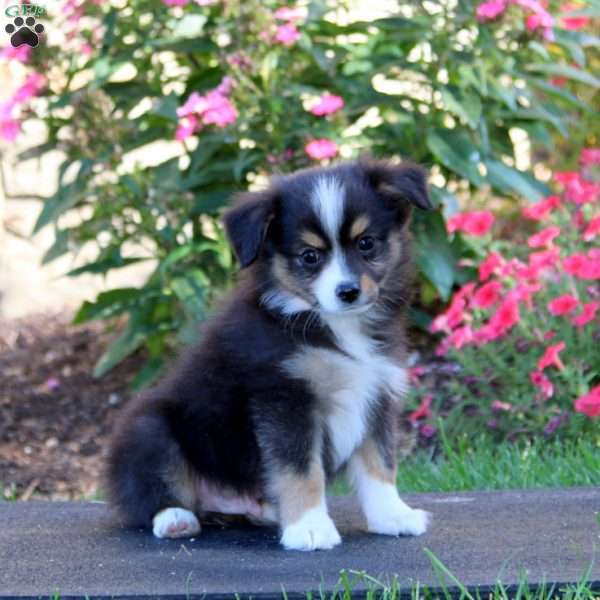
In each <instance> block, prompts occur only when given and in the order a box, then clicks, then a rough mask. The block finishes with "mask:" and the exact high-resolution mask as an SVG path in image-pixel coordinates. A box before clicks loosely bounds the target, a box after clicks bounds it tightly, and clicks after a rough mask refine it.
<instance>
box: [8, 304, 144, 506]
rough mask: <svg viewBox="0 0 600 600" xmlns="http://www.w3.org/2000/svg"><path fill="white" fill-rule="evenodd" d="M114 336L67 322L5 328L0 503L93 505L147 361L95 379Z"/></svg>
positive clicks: (51, 318)
mask: <svg viewBox="0 0 600 600" xmlns="http://www.w3.org/2000/svg"><path fill="white" fill-rule="evenodd" d="M110 337H111V336H110V334H104V333H102V327H101V326H100V325H99V324H92V325H85V326H78V327H75V326H73V325H71V324H70V318H69V315H65V314H61V315H39V316H33V317H31V316H30V317H27V318H23V319H17V320H7V321H2V320H0V497H1V496H4V497H5V498H13V499H22V500H27V499H31V498H44V499H52V500H64V499H94V498H96V497H98V495H99V494H100V492H101V490H100V489H99V482H100V481H101V472H102V465H103V461H104V457H105V454H106V448H107V439H108V436H109V434H110V431H111V426H112V423H113V420H114V417H115V415H116V414H117V413H118V410H119V408H120V407H121V406H122V405H123V404H124V403H125V402H126V401H127V400H128V399H129V397H130V396H131V392H130V391H129V389H128V383H129V381H130V379H131V377H132V376H133V375H134V374H135V372H136V371H137V369H138V368H139V366H140V364H141V362H142V357H135V356H134V357H131V358H129V359H128V360H126V361H125V362H124V363H122V364H121V365H119V366H118V367H116V368H115V369H114V370H113V371H111V372H110V373H109V374H108V375H107V376H105V377H104V378H102V379H100V380H97V379H94V378H93V377H92V375H91V372H92V370H93V365H94V364H95V363H96V361H97V360H98V358H99V357H100V356H101V355H102V353H103V351H104V350H105V348H106V346H107V343H108V341H109V339H110Z"/></svg>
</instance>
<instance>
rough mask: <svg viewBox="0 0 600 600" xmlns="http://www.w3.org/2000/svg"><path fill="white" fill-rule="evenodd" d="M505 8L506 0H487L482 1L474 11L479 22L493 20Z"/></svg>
mask: <svg viewBox="0 0 600 600" xmlns="http://www.w3.org/2000/svg"><path fill="white" fill-rule="evenodd" d="M505 10H506V0H487V2H482V3H481V4H480V5H479V6H478V7H477V10H476V12H475V16H476V17H477V20H478V21H480V22H485V21H493V20H494V19H497V18H498V17H500V16H501V15H502V14H503V13H504V11H505Z"/></svg>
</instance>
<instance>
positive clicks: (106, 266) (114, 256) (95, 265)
mask: <svg viewBox="0 0 600 600" xmlns="http://www.w3.org/2000/svg"><path fill="white" fill-rule="evenodd" d="M143 260H149V259H148V258H144V257H131V258H124V257H123V256H122V255H121V248H120V247H114V246H111V247H110V248H107V249H105V250H103V251H102V252H101V253H100V256H99V257H98V260H96V261H94V262H91V263H88V264H86V265H83V266H82V267H78V268H77V269H72V270H71V271H69V272H68V273H67V274H66V275H67V277H77V276H78V275H81V274H82V273H94V274H96V275H99V274H103V273H107V272H108V271H110V270H111V269H120V268H121V267H127V266H128V265H132V264H134V263H137V262H140V261H143Z"/></svg>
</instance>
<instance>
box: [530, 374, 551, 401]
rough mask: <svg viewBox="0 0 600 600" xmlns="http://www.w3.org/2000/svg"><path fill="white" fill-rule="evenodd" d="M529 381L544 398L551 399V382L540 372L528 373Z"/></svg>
mask: <svg viewBox="0 0 600 600" xmlns="http://www.w3.org/2000/svg"><path fill="white" fill-rule="evenodd" d="M529 379H531V383H533V385H535V387H537V388H539V389H540V390H541V392H542V395H543V396H544V398H551V397H552V394H554V386H553V385H552V382H551V381H550V380H549V379H548V377H546V375H544V373H542V372H541V371H532V372H531V373H529Z"/></svg>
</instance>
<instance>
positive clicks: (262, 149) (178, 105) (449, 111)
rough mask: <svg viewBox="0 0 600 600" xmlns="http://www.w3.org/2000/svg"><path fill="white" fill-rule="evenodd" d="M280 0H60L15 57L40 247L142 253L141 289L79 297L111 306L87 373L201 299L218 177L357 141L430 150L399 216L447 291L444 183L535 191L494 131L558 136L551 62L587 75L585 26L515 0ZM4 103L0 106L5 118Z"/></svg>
mask: <svg viewBox="0 0 600 600" xmlns="http://www.w3.org/2000/svg"><path fill="white" fill-rule="evenodd" d="M166 4H168V5H169V6H166ZM588 6H589V8H588V9H586V11H587V12H586V13H585V14H586V15H597V14H598V12H599V10H598V9H599V7H600V2H598V0H593V1H592V2H589V3H588ZM281 7H282V5H281V4H279V3H276V2H259V1H258V0H244V1H241V0H240V1H238V2H234V1H227V2H224V1H223V2H220V1H216V0H194V1H189V0H165V2H164V3H163V2H161V1H160V0H130V1H127V2H116V1H114V2H97V1H93V2H82V1H80V0H68V2H66V4H65V6H64V10H65V11H66V12H63V13H61V15H59V16H57V17H56V18H55V19H54V21H53V22H52V23H51V24H49V25H48V28H57V29H60V30H62V31H63V32H66V33H67V34H68V35H67V40H66V41H65V42H64V43H61V44H60V45H52V46H51V45H45V44H40V46H39V47H38V48H36V49H35V51H34V52H32V53H31V55H30V57H29V60H30V61H31V64H32V66H33V67H34V69H37V70H38V71H39V72H40V73H42V74H48V76H47V79H46V85H45V86H43V87H41V88H40V87H39V86H38V87H36V89H35V92H34V93H36V94H37V95H38V96H40V97H41V98H43V100H44V101H42V100H40V99H39V98H38V99H37V100H36V101H35V102H34V103H32V105H31V108H32V109H33V110H34V112H35V114H37V116H38V117H40V118H41V119H43V121H44V122H45V124H46V126H47V129H48V141H47V143H45V144H44V145H42V146H41V147H39V148H37V149H32V150H31V151H29V152H28V153H27V156H34V155H36V154H41V153H44V152H47V151H49V150H51V149H54V148H60V149H61V150H62V151H64V153H65V156H66V158H65V161H64V163H63V165H62V168H61V171H60V181H59V183H60V185H59V189H58V191H57V193H56V194H55V195H54V196H52V197H50V198H48V199H47V201H46V202H45V204H44V206H43V209H42V211H41V214H40V215H39V219H38V221H37V224H36V228H35V230H36V231H38V230H40V229H41V228H42V227H47V226H51V227H53V228H54V232H55V238H56V241H55V243H54V245H53V246H52V247H51V248H50V249H49V251H48V253H47V255H46V261H49V260H52V259H54V258H56V257H58V256H61V255H62V254H64V253H67V252H72V253H76V252H77V251H78V250H79V249H80V248H81V246H82V245H84V244H86V243H88V242H91V243H93V244H95V245H96V246H97V257H96V259H95V260H94V261H92V262H91V263H88V264H85V265H83V266H81V267H79V268H77V269H75V270H74V271H72V272H71V273H69V275H70V276H76V275H78V274H80V273H84V272H92V273H101V274H104V273H107V272H108V271H110V270H114V269H119V268H123V267H125V266H127V265H130V264H132V263H133V262H136V261H141V260H151V261H155V263H156V268H155V269H154V271H153V273H152V274H151V276H150V277H149V278H148V280H147V282H146V283H145V284H144V285H143V286H141V287H140V288H136V289H130V288H128V289H117V290H109V291H107V292H105V293H102V294H100V295H99V296H98V298H97V300H96V301H95V302H93V303H86V304H85V305H84V306H82V308H81V310H80V311H79V312H78V314H77V316H76V321H77V322H83V321H86V320H89V319H112V318H114V317H116V316H119V315H126V316H127V327H126V329H125V331H124V333H123V334H122V335H121V337H119V338H118V339H117V340H116V341H115V343H114V344H113V345H112V346H111V347H110V348H109V349H108V351H107V353H106V355H105V356H103V357H102V358H101V360H100V362H99V364H98V365H97V367H96V373H97V374H98V375H101V374H103V373H105V372H107V371H108V370H109V369H110V368H111V367H113V366H114V365H115V364H117V363H118V362H119V360H121V359H122V358H123V357H124V356H126V355H127V354H129V353H131V352H133V351H135V350H136V349H139V348H142V347H144V348H146V349H147V351H148V352H149V356H150V361H149V363H148V365H147V367H146V368H145V370H144V372H143V373H142V374H140V376H139V377H138V379H137V381H136V384H137V385H142V384H144V383H146V382H148V381H149V380H150V379H152V378H153V377H154V376H156V375H157V374H158V373H159V371H160V369H161V366H162V362H163V359H164V357H165V356H167V355H168V354H169V351H170V350H171V349H172V347H173V345H174V344H175V343H176V338H175V336H174V334H176V333H182V332H186V331H189V327H190V325H191V324H193V323H194V322H196V321H197V320H199V319H201V318H202V317H203V316H204V314H205V311H206V310H207V307H209V306H210V305H211V303H212V302H213V301H214V298H215V294H216V293H217V292H218V290H220V289H222V288H223V287H224V286H225V285H226V281H228V278H229V276H230V274H231V269H232V262H231V255H230V253H229V251H228V249H227V247H226V245H225V244H224V242H223V238H222V234H221V232H220V228H219V224H218V216H219V213H220V211H221V209H222V208H223V206H224V205H226V203H227V201H228V198H229V197H230V196H231V193H232V192H234V191H236V190H239V189H245V188H247V187H248V186H249V185H260V183H261V182H262V181H263V180H264V176H266V175H269V174H271V173H273V172H288V171H291V170H294V169H297V168H299V167H305V166H307V165H309V164H315V163H317V162H318V160H315V159H314V157H318V156H322V157H323V156H325V157H326V156H331V155H333V154H336V155H342V156H355V155H357V154H359V153H361V152H369V153H371V154H374V155H377V156H391V157H411V158H412V159H413V160H415V161H417V162H420V163H422V164H424V165H426V166H428V167H432V174H433V177H432V186H431V191H432V195H433V198H434V200H435V201H436V202H437V203H438V204H439V206H440V210H438V211H434V212H433V213H431V214H428V215H419V216H418V217H417V218H416V220H415V223H414V228H415V233H416V239H417V244H418V261H419V266H420V268H421V272H422V277H423V279H422V283H423V288H422V291H423V294H422V297H423V298H424V299H425V300H428V299H432V298H435V297H436V296H438V297H440V298H441V299H442V300H446V299H447V298H448V297H449V296H450V293H451V290H452V287H453V286H454V285H455V284H456V283H457V282H458V283H462V282H464V281H465V278H466V277H467V275H468V273H465V272H463V270H462V269H460V268H459V267H458V266H457V262H458V259H460V258H462V257H464V256H465V255H466V256H469V253H470V252H471V249H470V248H469V247H468V246H467V245H465V244H464V243H463V242H462V240H461V239H460V237H457V238H455V239H448V236H447V234H446V230H445V227H444V215H450V214H452V213H453V212H454V211H456V210H457V204H458V201H457V196H461V195H462V196H468V195H469V193H471V192H474V191H476V190H482V191H484V192H486V193H489V191H488V190H489V189H490V188H491V190H492V193H494V194H497V195H501V196H504V197H509V198H512V199H513V200H516V199H519V198H526V199H528V200H531V201H535V200H538V199H539V198H541V197H543V196H544V195H546V194H547V192H548V189H547V187H546V185H545V184H544V183H542V182H540V181H538V180H536V179H535V178H534V177H533V175H532V174H531V173H530V172H525V171H522V170H517V169H516V168H515V166H514V165H515V145H514V143H513V140H512V138H511V131H512V130H513V129H515V128H519V129H521V130H524V131H525V132H527V134H528V136H529V137H530V139H531V140H532V142H533V143H534V144H536V145H541V146H545V147H546V148H548V149H549V151H551V149H552V144H553V142H552V140H553V136H554V135H560V136H564V137H567V136H568V132H569V130H570V128H571V127H575V126H576V123H577V119H579V118H580V117H581V115H582V114H586V113H589V112H590V108H589V107H588V106H587V105H586V104H585V103H584V102H582V101H581V100H580V99H579V98H578V97H577V96H576V95H575V94H573V93H572V92H571V91H569V89H568V87H564V86H563V85H562V83H557V82H556V81H553V79H552V78H553V77H563V78H566V79H567V80H573V81H575V82H578V84H580V85H582V86H585V88H586V89H595V88H597V87H599V86H600V81H599V80H598V79H597V78H596V77H594V76H593V75H592V74H591V73H589V72H587V71H586V64H587V60H588V58H587V56H588V54H589V53H590V52H591V51H592V50H593V48H594V47H597V46H598V39H597V38H595V37H593V36H591V35H590V34H588V33H586V31H585V29H581V30H580V29H565V27H564V21H561V20H560V19H557V21H556V23H555V27H554V29H553V31H554V38H555V39H554V41H548V40H546V39H544V35H542V34H543V33H545V31H546V30H543V31H542V30H535V31H529V30H528V29H527V27H526V26H525V21H524V18H525V17H526V16H527V10H526V9H524V8H523V7H522V6H517V5H516V4H514V3H513V5H511V6H510V7H509V8H508V10H506V11H505V12H504V13H503V14H502V15H500V16H499V17H498V18H497V19H496V20H494V21H490V22H479V21H478V20H477V18H476V10H477V5H476V3H475V2H472V1H470V0H458V1H457V2H454V3H452V2H447V1H439V2H437V1H435V0H432V1H430V2H426V3H420V2H399V3H398V7H397V11H396V12H395V13H394V14H392V15H390V16H388V17H385V18H379V19H375V20H373V21H362V20H356V19H352V18H349V15H350V14H351V13H348V11H347V10H346V9H345V8H344V6H343V4H342V3H339V4H338V5H337V8H336V9H334V10H332V9H330V8H328V7H327V6H326V5H325V3H324V2H320V1H313V2H310V3H309V4H308V5H307V6H306V7H305V10H303V11H300V12H301V15H297V14H290V13H289V11H288V14H285V12H284V13H282V12H276V9H277V8H281ZM557 8H558V7H557V6H554V5H553V7H552V10H553V11H556V10H557ZM292 12H293V11H292ZM586 18H588V17H586ZM546 37H548V36H546ZM325 93H329V94H332V95H334V96H336V97H338V98H341V99H342V100H343V108H337V109H335V110H333V109H332V107H331V105H329V107H327V102H328V100H327V98H326V99H325V105H326V107H325V109H324V110H322V111H319V109H317V110H316V111H315V109H314V104H315V102H317V99H318V98H319V97H321V98H322V96H323V94H325ZM31 95H32V94H31V93H30V94H29V96H31ZM21 96H23V95H21ZM337 102H338V104H339V100H337ZM334 103H335V101H334ZM9 108H10V110H9ZM311 108H312V110H313V112H311ZM18 110H22V109H19V107H16V104H13V105H11V106H10V107H8V108H6V110H5V111H4V114H5V115H8V118H9V121H7V131H8V132H9V135H15V134H16V129H17V128H18V124H17V126H16V125H15V118H17V117H16V116H15V115H16V114H17V113H16V112H14V111H17V112H18ZM314 112H317V113H319V112H321V114H320V115H318V114H314ZM10 119H12V120H10ZM176 137H177V138H178V139H179V143H178V144H177V146H176V149H175V156H173V155H172V154H171V155H170V156H169V157H166V158H165V159H164V160H162V161H158V162H159V164H157V165H153V166H143V165H141V164H135V161H133V159H132V158H131V154H130V153H131V152H133V151H136V152H138V151H140V152H141V151H143V150H144V149H146V146H147V145H148V144H151V143H152V142H157V141H171V142H172V141H173V140H174V139H175V138H176ZM319 140H325V141H324V142H323V141H322V142H321V143H320V144H316V145H315V144H314V142H315V141H319ZM311 142H312V145H310V144H311ZM171 150H172V148H171V147H169V151H171ZM319 153H320V154H319ZM311 156H312V157H313V158H311ZM132 162H133V164H134V166H131V165H132ZM68 213H70V214H71V215H72V213H76V214H78V215H79V219H80V220H79V222H78V223H77V224H73V223H74V221H73V219H72V218H71V219H69V220H67V219H65V216H67V214H68ZM132 245H133V247H134V248H136V250H135V251H132V250H131V249H130V248H131V247H132ZM128 248H129V250H128Z"/></svg>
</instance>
